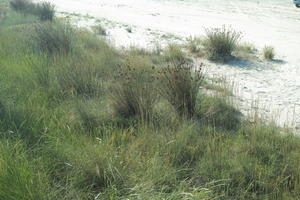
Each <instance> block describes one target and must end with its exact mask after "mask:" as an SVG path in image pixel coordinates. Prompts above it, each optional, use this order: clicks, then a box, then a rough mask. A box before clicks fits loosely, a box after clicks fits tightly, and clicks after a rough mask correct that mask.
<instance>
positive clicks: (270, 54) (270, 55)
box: [263, 46, 275, 61]
mask: <svg viewBox="0 0 300 200" xmlns="http://www.w3.org/2000/svg"><path fill="white" fill-rule="evenodd" d="M263 57H264V59H265V60H269V61H270V60H273V59H274V57H275V52H274V47H272V46H265V47H264V48H263Z"/></svg>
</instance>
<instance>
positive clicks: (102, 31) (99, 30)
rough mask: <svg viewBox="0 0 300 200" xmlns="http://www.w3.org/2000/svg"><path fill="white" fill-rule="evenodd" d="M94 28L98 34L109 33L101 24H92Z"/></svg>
mask: <svg viewBox="0 0 300 200" xmlns="http://www.w3.org/2000/svg"><path fill="white" fill-rule="evenodd" d="M92 30H93V31H94V33H95V34H97V35H103V36H105V35H107V32H106V30H105V28H103V27H102V26H101V25H100V24H98V25H95V26H92Z"/></svg>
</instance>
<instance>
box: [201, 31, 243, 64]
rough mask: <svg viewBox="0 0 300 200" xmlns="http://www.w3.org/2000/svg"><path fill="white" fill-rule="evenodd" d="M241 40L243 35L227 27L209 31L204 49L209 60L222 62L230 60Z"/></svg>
mask: <svg viewBox="0 0 300 200" xmlns="http://www.w3.org/2000/svg"><path fill="white" fill-rule="evenodd" d="M240 38H241V33H239V32H237V31H235V30H232V29H231V28H228V27H225V26H223V27H222V28H214V29H207V30H206V37H205V40H204V49H205V51H206V54H207V57H208V59H210V60H213V61H222V62H224V61H226V60H228V59H230V57H231V56H232V52H233V51H234V50H235V49H236V47H237V44H238V42H239V40H240Z"/></svg>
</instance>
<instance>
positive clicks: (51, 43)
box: [33, 22, 76, 55]
mask: <svg viewBox="0 0 300 200" xmlns="http://www.w3.org/2000/svg"><path fill="white" fill-rule="evenodd" d="M34 31H35V32H34V33H33V34H34V44H33V45H34V47H35V48H36V49H37V50H38V51H40V52H43V53H46V54H50V55H54V54H60V53H61V54H68V53H70V52H72V51H73V50H74V48H75V44H76V34H75V31H74V29H73V28H72V27H71V26H70V25H69V24H67V23H61V22H55V23H50V22H47V23H39V24H35V26H34Z"/></svg>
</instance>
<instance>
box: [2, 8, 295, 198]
mask: <svg viewBox="0 0 300 200" xmlns="http://www.w3.org/2000/svg"><path fill="white" fill-rule="evenodd" d="M9 13H11V14H9V15H8V16H7V18H6V19H1V20H0V24H1V25H0V26H1V29H0V70H1V73H0V199H5V200H54V199H62V200H74V199H75V200H90V199H111V200H123V199H130V200H142V199H146V200H147V199H149V200H153V199H168V200H199V199H200V200H213V199H218V200H229V199H230V200H231V199H241V200H243V199H244V200H249V199H250V200H251V199H253V200H256V199H257V200H258V199H275V200H282V199H283V200H289V199H297V198H299V195H300V193H299V191H300V184H299V180H300V168H299V166H300V160H299V157H300V139H299V137H298V136H295V135H293V134H291V133H289V132H288V131H286V130H283V129H280V128H278V127H275V126H267V125H265V124H263V123H258V122H257V123H251V122H249V121H248V120H247V119H246V118H245V117H243V116H241V114H240V112H239V111H238V110H237V109H236V108H235V107H234V105H232V104H230V103H229V102H228V100H226V99H227V98H226V97H223V96H222V97H219V96H207V95H206V94H205V92H203V91H202V90H199V86H203V84H204V82H202V81H201V80H202V78H201V76H200V78H199V75H202V74H201V73H200V72H201V71H199V68H196V69H197V70H196V71H195V68H194V65H193V63H192V62H191V61H188V62H187V61H186V60H185V62H187V65H183V66H182V65H179V66H177V65H170V63H174V64H176V63H177V64H180V63H181V61H182V58H183V57H184V56H182V55H184V53H183V52H180V51H178V49H176V48H175V50H174V49H172V50H171V52H169V53H166V52H164V53H163V54H162V55H160V53H156V52H151V51H148V50H143V49H136V48H135V49H131V50H128V51H124V50H117V49H115V48H113V47H111V45H110V44H108V43H107V42H106V41H104V40H102V39H98V38H97V37H96V36H94V35H93V34H91V33H89V32H88V31H84V30H78V29H76V28H73V27H70V26H69V25H67V24H63V23H60V22H57V21H54V22H47V23H41V22H37V18H26V20H24V21H23V19H21V18H20V16H17V15H15V13H14V12H12V11H9ZM12 13H14V14H12ZM4 22H5V23H4ZM37 27H38V29H39V30H44V31H41V32H40V33H44V32H47V34H45V35H39V34H40V33H37V32H36V30H37ZM66 30H67V32H65V31H66ZM48 31H49V32H48ZM69 31H70V32H69ZM36 34H37V35H38V36H37V35H36ZM41 39H42V40H43V41H47V44H44V43H42V41H41ZM169 50H170V49H169ZM167 51H168V50H167ZM166 56H167V57H166ZM166 58H167V59H166ZM168 64H169V67H167V66H168ZM200 83H201V84H200ZM183 113H184V114H183ZM182 116H188V117H182Z"/></svg>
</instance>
